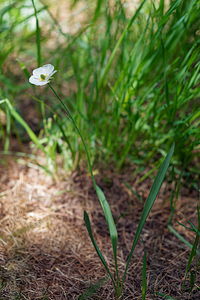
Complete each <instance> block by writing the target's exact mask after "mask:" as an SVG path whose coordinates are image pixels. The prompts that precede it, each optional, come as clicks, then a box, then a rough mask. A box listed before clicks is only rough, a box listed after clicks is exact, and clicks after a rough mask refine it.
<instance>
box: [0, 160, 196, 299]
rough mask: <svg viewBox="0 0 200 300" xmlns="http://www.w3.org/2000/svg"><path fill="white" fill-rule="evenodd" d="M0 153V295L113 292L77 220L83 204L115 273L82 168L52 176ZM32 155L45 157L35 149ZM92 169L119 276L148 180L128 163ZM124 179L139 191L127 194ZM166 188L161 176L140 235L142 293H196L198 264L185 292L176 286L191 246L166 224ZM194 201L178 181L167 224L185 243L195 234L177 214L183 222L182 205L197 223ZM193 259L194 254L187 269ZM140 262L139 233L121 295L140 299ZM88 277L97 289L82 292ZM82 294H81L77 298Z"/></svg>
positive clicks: (150, 295)
mask: <svg viewBox="0 0 200 300" xmlns="http://www.w3.org/2000/svg"><path fill="white" fill-rule="evenodd" d="M1 159H2V163H1V166H0V175H1V176H0V191H1V193H0V287H1V290H0V299H34V300H35V299H49V300H50V299H56V300H58V299H105V300H106V299H110V300H111V299H115V293H114V288H113V286H112V282H111V280H110V279H109V278H107V277H105V276H106V270H105V268H104V267H103V265H102V264H101V262H100V259H99V257H98V256H97V254H96V252H95V251H94V249H93V245H92V243H91V241H90V238H89V236H88V233H87V230H86V227H85V225H84V221H83V212H84V210H86V211H87V213H88V214H89V216H90V221H91V225H92V230H93V234H94V236H95V240H96V242H97V244H98V246H99V248H100V250H101V251H102V253H103V255H104V257H105V259H106V261H107V263H108V265H109V267H110V268H111V270H112V273H113V274H114V262H113V255H112V247H111V242H110V238H109V233H108V230H107V225H106V221H105V218H104V215H103V212H102V209H101V206H100V204H99V201H98V199H97V196H96V193H95V191H94V188H93V184H92V181H91V178H90V176H89V174H88V173H87V172H86V171H79V172H77V171H74V172H71V173H64V172H63V171H61V172H60V174H58V179H57V181H55V180H54V179H52V177H51V176H50V175H47V174H45V173H44V171H43V170H42V169H41V168H39V167H38V166H37V165H36V164H34V162H33V161H31V160H30V159H26V158H19V157H18V158H17V157H14V156H12V157H9V156H4V157H1ZM38 159H40V160H41V162H42V161H43V164H44V163H45V162H44V158H42V157H40V155H39V154H38ZM60 170H62V168H60ZM95 173H96V174H97V175H96V176H95V178H96V181H97V184H98V185H99V186H100V187H101V188H102V189H103V191H104V193H105V195H106V197H107V200H108V201H109V203H110V206H111V209H112V212H113V216H114V219H115V221H116V223H117V230H118V233H119V241H118V264H119V275H120V278H122V275H123V271H124V269H125V264H126V260H127V257H128V254H129V252H130V249H131V246H132V242H133V239H134V234H135V232H136V229H137V226H138V223H139V219H140V216H141V212H142V209H143V205H144V201H145V199H146V197H147V196H148V193H149V190H150V187H151V184H152V180H151V179H150V178H148V179H146V180H145V181H143V182H142V183H139V178H141V176H142V174H139V175H137V176H136V175H135V173H134V170H133V169H132V170H127V171H126V172H125V173H124V174H116V173H114V172H113V171H112V170H99V171H98V172H97V171H96V172H95ZM124 182H127V183H128V184H129V185H130V186H131V187H132V189H134V190H135V191H136V192H137V193H138V195H139V196H140V197H136V196H135V195H134V194H132V193H131V191H130V190H129V189H128V188H127V187H126V185H125V183H124ZM170 195H171V183H170V182H168V183H167V182H165V183H164V184H163V186H162V188H161V191H160V193H159V196H158V198H157V200H156V202H155V204H154V206H153V208H152V210H151V213H150V215H149V217H148V219H147V222H146V223H145V226H144V229H143V231H142V234H141V237H142V239H143V240H144V244H145V248H146V254H147V294H146V299H147V300H151V299H200V276H199V275H200V274H199V271H198V273H197V277H196V281H195V285H194V288H193V291H192V292H191V293H190V292H189V289H190V279H189V276H188V278H187V281H186V287H185V290H184V293H182V290H181V286H182V284H183V281H184V276H185V271H186V266H187V263H188V259H189V255H190V249H189V248H188V247H187V246H186V245H185V244H184V243H182V242H181V241H180V240H178V239H177V237H176V236H175V235H173V234H172V233H171V232H170V231H169V229H168V226H167V224H168V219H169V215H170ZM197 202H198V194H197V192H196V191H195V190H188V189H187V188H185V187H184V186H182V188H181V191H180V194H179V198H178V201H177V206H176V208H177V210H176V212H175V215H174V218H173V227H174V228H175V229H176V230H177V231H178V233H179V234H181V235H182V236H183V237H184V238H185V239H186V240H187V241H188V242H190V243H193V242H194V240H195V235H194V233H193V232H192V231H189V230H187V229H185V228H184V227H183V226H181V225H180V224H179V223H177V221H179V222H181V223H184V224H185V225H186V224H187V223H186V221H185V219H184V217H183V216H182V214H181V212H182V213H184V215H185V216H186V217H187V218H188V219H189V220H190V221H191V222H193V224H194V225H195V226H197V209H196V206H197ZM196 263H197V262H196V261H195V260H194V262H193V264H192V268H191V270H194V268H195V266H196ZM142 266H143V244H142V241H141V239H140V240H139V243H138V245H137V247H136V249H135V251H134V255H133V257H132V259H131V263H130V265H129V268H128V272H127V276H126V280H125V284H124V289H123V295H122V297H121V299H123V300H125V299H126V300H127V299H141V297H142V296H141V290H142ZM102 278H103V279H102ZM93 284H96V286H100V288H99V289H98V291H97V292H96V293H94V294H92V295H91V296H88V297H86V294H87V292H88V289H89V288H90V287H91V285H93ZM93 288H95V287H94V286H93ZM84 293H86V294H85V296H82V298H79V297H80V296H81V295H82V294H84ZM158 293H163V294H165V295H169V296H171V297H172V298H164V297H163V296H161V294H160V295H159V294H158Z"/></svg>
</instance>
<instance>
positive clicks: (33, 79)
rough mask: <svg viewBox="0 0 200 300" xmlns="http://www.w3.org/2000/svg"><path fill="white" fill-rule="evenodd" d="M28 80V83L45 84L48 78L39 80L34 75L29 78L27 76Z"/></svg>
mask: <svg viewBox="0 0 200 300" xmlns="http://www.w3.org/2000/svg"><path fill="white" fill-rule="evenodd" d="M29 82H30V83H32V84H35V85H40V86H41V85H45V84H47V83H48V82H49V81H48V80H44V81H41V80H39V79H38V78H37V77H35V76H33V75H32V76H31V77H30V78H29Z"/></svg>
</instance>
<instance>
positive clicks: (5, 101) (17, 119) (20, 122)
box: [0, 99, 46, 153]
mask: <svg viewBox="0 0 200 300" xmlns="http://www.w3.org/2000/svg"><path fill="white" fill-rule="evenodd" d="M3 102H4V103H6V104H7V106H8V108H9V110H10V113H11V115H12V116H13V118H14V119H15V120H16V121H17V122H19V124H20V125H21V126H22V127H24V129H25V130H26V132H27V133H28V135H29V137H30V138H31V140H32V141H33V142H34V143H35V144H36V145H37V146H38V147H39V148H40V149H41V150H42V151H43V152H44V153H46V150H45V148H44V147H43V146H42V145H41V143H40V141H39V139H38V138H37V136H36V135H35V133H34V132H33V131H32V129H31V128H30V127H29V126H28V124H27V123H26V122H25V121H24V119H23V118H22V117H21V116H20V114H18V112H16V110H15V109H14V108H13V106H12V105H11V104H10V102H9V100H8V99H4V100H1V101H0V103H3Z"/></svg>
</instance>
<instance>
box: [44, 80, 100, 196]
mask: <svg viewBox="0 0 200 300" xmlns="http://www.w3.org/2000/svg"><path fill="white" fill-rule="evenodd" d="M48 85H49V87H50V88H51V90H52V91H53V93H54V94H55V96H56V97H57V98H58V100H59V101H60V103H61V104H62V106H63V107H64V109H65V110H66V111H67V113H68V116H69V118H70V120H71V121H72V123H73V125H74V127H75V128H76V130H77V132H78V134H79V135H80V137H81V141H82V143H83V146H84V148H85V152H86V155H87V160H88V165H89V170H90V174H91V176H92V181H93V184H94V187H95V190H96V191H97V185H96V182H95V179H94V175H93V171H92V165H91V161H90V156H89V152H88V149H87V146H86V143H85V140H84V138H83V135H82V133H81V131H80V129H79V128H78V126H77V125H76V122H75V121H74V118H73V117H72V114H71V112H70V110H69V108H68V107H67V105H66V104H65V103H64V102H63V101H62V99H61V98H60V97H59V95H58V94H57V93H56V91H55V90H54V88H53V87H52V85H51V84H50V83H48ZM97 194H98V193H97Z"/></svg>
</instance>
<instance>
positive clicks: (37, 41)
mask: <svg viewBox="0 0 200 300" xmlns="http://www.w3.org/2000/svg"><path fill="white" fill-rule="evenodd" d="M31 1H32V4H33V8H34V14H35V20H36V44H37V62H38V67H40V65H41V51H40V26H39V21H38V17H37V9H36V7H35V3H34V0H31Z"/></svg>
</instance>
